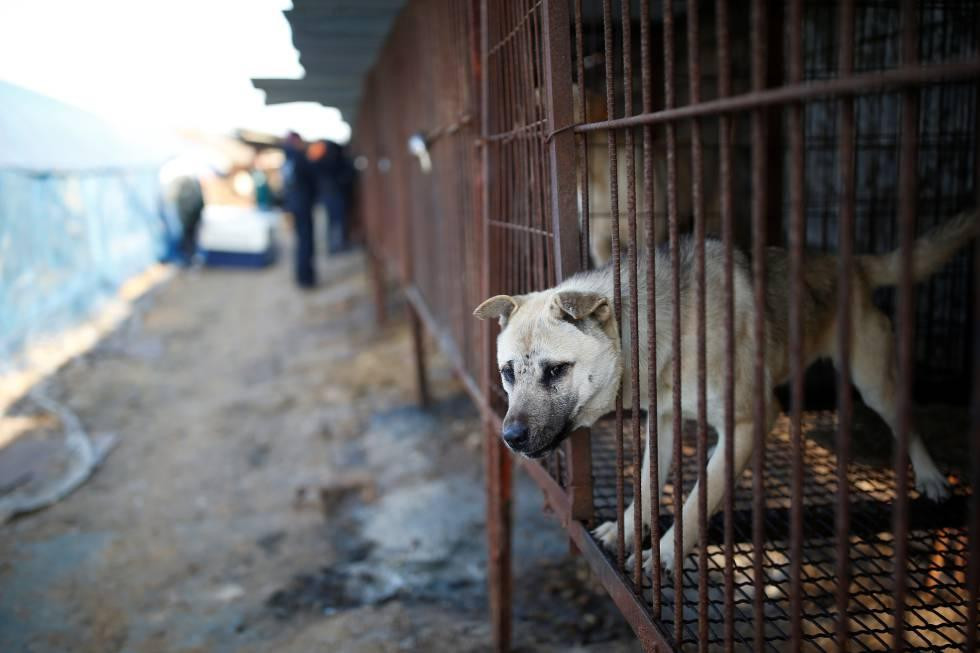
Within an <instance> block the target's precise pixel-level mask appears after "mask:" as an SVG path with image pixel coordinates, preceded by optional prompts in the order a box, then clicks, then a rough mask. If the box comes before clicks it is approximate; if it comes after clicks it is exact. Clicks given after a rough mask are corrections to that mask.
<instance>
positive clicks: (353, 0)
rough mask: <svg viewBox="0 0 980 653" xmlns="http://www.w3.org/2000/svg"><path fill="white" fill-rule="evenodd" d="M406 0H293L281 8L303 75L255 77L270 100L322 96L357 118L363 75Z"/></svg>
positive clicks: (317, 98) (279, 101)
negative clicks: (287, 5)
mask: <svg viewBox="0 0 980 653" xmlns="http://www.w3.org/2000/svg"><path fill="white" fill-rule="evenodd" d="M404 4H405V0H293V8H292V9H287V10H285V11H284V12H283V14H284V15H285V16H286V20H288V21H289V25H290V27H291V28H292V32H293V45H294V46H295V47H296V49H297V50H299V53H300V54H299V60H300V63H301V64H302V65H303V68H304V69H305V70H306V76H305V77H303V78H302V79H253V80H252V84H253V85H254V86H255V87H256V88H258V89H260V90H263V91H265V93H266V103H268V104H282V103H286V102H319V103H321V104H324V105H327V106H332V107H337V108H338V109H340V111H341V112H342V114H343V116H344V119H345V120H346V121H348V122H351V123H352V122H353V120H354V117H355V113H356V111H357V105H358V102H359V100H360V96H361V84H362V81H363V78H364V75H365V74H367V72H368V70H369V69H370V68H371V66H372V65H373V63H374V60H375V57H376V56H377V53H378V50H379V49H380V48H381V45H382V44H383V43H384V40H385V37H386V36H387V35H388V31H389V30H390V29H391V24H392V22H393V21H394V19H395V16H397V15H398V12H399V10H400V9H401V8H402V5H404Z"/></svg>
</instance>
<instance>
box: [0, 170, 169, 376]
mask: <svg viewBox="0 0 980 653" xmlns="http://www.w3.org/2000/svg"><path fill="white" fill-rule="evenodd" d="M158 198H159V190H158V182H157V177H156V174H155V172H154V171H145V172H132V173H121V172H112V173H104V174H72V175H66V176H63V175H58V176H54V175H51V176H44V175H26V174H21V173H18V172H8V171H3V170H0V361H4V360H7V359H9V358H10V357H11V356H12V355H13V354H14V353H15V352H16V351H17V350H18V349H19V348H21V347H22V346H23V345H24V344H26V342H27V341H29V340H30V339H31V338H32V337H34V336H37V335H42V334H45V333H50V332H52V331H55V330H57V329H59V328H63V327H66V326H69V325H71V324H73V323H75V322H77V321H78V320H80V319H82V318H83V317H84V316H85V315H87V314H88V313H89V312H90V311H91V310H93V308H95V306H96V305H97V304H98V303H99V302H100V301H101V300H103V299H104V298H105V297H107V296H108V295H111V294H112V293H114V292H115V290H116V289H117V288H118V287H119V285H120V284H121V283H122V282H124V281H125V280H126V279H127V278H129V277H131V276H133V275H135V274H137V273H139V272H140V271H142V270H143V269H144V268H146V266H147V265H149V264H150V263H152V262H154V261H156V260H159V259H160V258H162V256H163V255H164V253H165V252H164V248H165V243H166V242H167V239H166V229H165V225H164V222H163V219H162V218H161V217H160V210H159V206H158V201H159V200H158Z"/></svg>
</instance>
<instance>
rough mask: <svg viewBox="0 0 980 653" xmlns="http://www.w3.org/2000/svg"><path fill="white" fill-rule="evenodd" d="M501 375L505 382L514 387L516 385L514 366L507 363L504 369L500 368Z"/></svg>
mask: <svg viewBox="0 0 980 653" xmlns="http://www.w3.org/2000/svg"><path fill="white" fill-rule="evenodd" d="M500 375H501V376H503V377H504V381H506V382H507V383H510V384H512V385H513V383H514V366H513V365H512V364H510V363H507V364H506V365H504V366H503V367H502V368H500Z"/></svg>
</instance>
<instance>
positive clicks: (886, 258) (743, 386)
mask: <svg viewBox="0 0 980 653" xmlns="http://www.w3.org/2000/svg"><path fill="white" fill-rule="evenodd" d="M977 231H978V221H977V216H976V213H969V214H965V215H962V216H959V217H957V218H954V219H952V220H949V221H948V222H946V223H945V224H944V225H942V226H940V227H939V228H937V229H936V230H934V231H933V232H931V233H929V234H927V235H926V236H924V237H923V238H921V239H919V240H918V241H916V244H915V250H914V257H915V259H914V260H915V265H914V269H913V271H912V274H913V277H914V278H915V279H916V280H922V279H925V278H926V277H928V276H929V275H931V274H933V273H934V272H936V271H937V270H938V269H939V268H940V267H941V266H942V265H943V264H944V263H945V262H946V261H947V260H948V259H950V258H951V257H952V256H953V255H954V254H955V253H956V251H957V250H958V249H959V248H960V247H962V246H963V245H964V244H965V243H967V242H968V241H969V240H970V239H971V238H973V237H974V236H976V234H977ZM723 253H724V251H723V247H722V244H721V243H720V242H718V241H716V240H707V241H706V242H705V282H706V296H705V300H706V306H707V309H706V315H705V330H706V334H707V336H706V342H705V350H706V356H707V369H708V374H707V406H706V409H707V418H708V423H709V424H710V425H711V426H713V427H714V428H715V429H716V430H717V431H718V433H719V435H720V437H719V441H718V446H717V447H716V448H715V450H714V452H713V453H712V454H711V457H710V459H709V460H708V466H707V485H708V487H707V495H708V512H709V515H710V514H711V513H713V512H714V511H715V509H716V508H717V506H718V503H719V501H720V500H721V498H722V494H723V481H722V479H723V478H724V474H723V461H724V457H725V456H724V448H725V446H726V443H727V441H728V439H727V438H726V437H725V434H724V433H723V427H724V408H723V405H724V402H723V392H724V382H723V379H724V374H723V371H724V369H725V366H726V360H725V344H724V343H725V338H724V333H725V315H726V311H725V303H724V296H723V283H724V273H725V270H724V264H723V258H724V257H723ZM679 255H680V261H679V262H680V275H681V276H680V290H681V294H680V311H679V312H680V329H681V334H680V341H681V352H680V354H681V355H680V362H681V388H682V392H681V402H682V411H683V416H684V417H692V416H694V415H695V414H696V411H697V398H696V397H697V393H696V392H695V390H696V388H697V378H698V377H697V367H696V363H697V361H696V355H695V352H696V350H697V349H696V348H697V329H696V326H697V320H698V317H697V312H696V310H695V302H696V295H695V288H694V274H695V270H694V243H693V241H692V240H690V239H684V240H683V241H682V242H681V243H680V247H679ZM648 264H649V262H648V261H647V260H646V259H645V257H641V259H640V262H639V266H640V267H639V274H638V278H639V280H640V287H639V292H638V296H639V298H640V301H639V307H638V309H639V331H640V333H639V335H640V338H639V350H640V364H641V369H640V374H639V378H640V387H639V393H640V405H641V406H642V407H643V408H644V409H646V408H647V407H648V405H647V404H648V402H647V397H648V393H647V384H648V370H647V361H648V358H649V357H648V351H647V304H646V296H647V288H646V278H647V265H648ZM653 265H654V270H653V272H654V279H655V282H654V285H655V293H656V346H657V360H656V363H657V369H656V376H655V379H656V386H657V387H656V392H657V409H658V414H657V415H656V416H655V419H657V420H658V429H657V433H658V448H659V451H660V456H659V479H660V482H661V483H663V482H664V481H665V480H666V479H667V472H668V471H669V468H670V464H671V454H672V452H673V447H672V446H671V444H672V436H673V428H672V422H673V415H672V412H671V411H672V407H673V401H672V379H673V364H674V352H673V326H674V323H675V321H674V302H673V296H672V292H671V279H672V266H671V260H670V253H669V250H667V249H666V248H660V249H658V250H657V253H656V255H655V260H654V261H653ZM837 265H838V264H837V260H836V258H834V257H832V256H827V255H820V254H813V255H810V256H808V257H807V258H806V260H805V270H804V282H803V287H802V289H801V292H802V293H803V295H802V298H801V299H802V309H803V316H802V319H803V334H804V344H803V346H804V356H805V362H806V364H807V365H809V364H810V363H812V362H813V361H815V360H816V359H818V358H829V359H831V360H834V361H836V358H837V338H836V337H835V334H836V332H837V328H838V319H837V318H838V316H837V282H838V277H837ZM900 265H901V259H900V256H899V254H898V253H897V252H893V253H890V254H886V255H882V256H859V257H856V258H855V260H854V267H853V276H852V278H851V288H852V297H853V303H852V306H851V320H852V333H853V346H852V355H851V368H852V376H853V381H854V384H855V385H856V387H857V388H858V390H859V391H860V392H861V395H862V397H863V399H864V401H865V402H866V403H867V404H868V405H869V406H871V407H872V408H873V409H874V410H875V411H877V412H878V414H879V415H881V417H882V418H883V419H884V420H885V422H887V424H888V425H889V427H891V429H892V431H893V432H894V430H895V428H896V424H897V419H898V406H897V405H896V398H895V393H896V387H895V386H896V372H895V351H894V342H893V337H892V331H891V325H890V323H889V320H888V318H887V317H886V316H885V315H884V314H883V313H881V312H880V311H879V310H878V309H877V308H876V307H875V306H874V305H873V304H872V302H871V292H872V290H874V289H875V288H878V287H882V286H891V285H895V284H896V283H897V282H898V279H899V271H900ZM622 267H623V271H622V283H623V287H624V288H626V287H627V285H626V284H627V277H626V275H627V269H626V268H627V266H626V265H623V266H622ZM733 277H734V297H733V301H734V328H735V342H736V351H735V365H734V370H733V371H734V376H735V410H734V424H735V432H734V434H733V438H732V442H734V451H733V457H734V461H735V471H736V473H737V474H738V473H741V471H742V470H743V469H744V467H745V465H746V463H747V462H748V460H749V454H750V453H751V450H752V432H753V403H754V399H755V397H756V396H757V393H761V394H762V395H763V396H764V397H766V398H767V399H768V404H767V415H768V417H767V420H768V422H767V431H768V430H769V429H770V428H771V426H772V422H773V421H774V419H775V416H776V408H775V403H774V401H773V388H774V387H775V386H777V385H780V384H782V383H784V382H786V381H787V380H788V377H789V357H788V331H789V318H788V306H789V295H790V292H791V287H790V281H789V255H788V253H787V252H786V251H785V250H783V249H779V248H769V249H768V250H767V251H766V298H765V315H764V319H765V342H764V343H763V344H762V346H763V347H764V351H765V361H766V369H765V380H764V382H763V387H761V388H760V387H756V384H755V378H754V365H753V363H754V360H755V354H756V349H757V347H758V346H759V343H757V342H756V339H755V333H754V328H753V325H754V320H755V308H754V303H753V284H752V273H751V268H750V263H749V261H748V259H747V257H746V256H744V255H743V254H742V253H740V252H736V253H735V265H734V274H733ZM612 305H613V268H612V267H611V266H606V267H604V268H602V269H599V270H595V271H591V272H585V273H582V274H578V275H576V276H573V277H571V278H569V279H567V280H566V281H564V282H563V283H561V284H560V285H558V286H556V287H554V288H551V289H549V290H544V291H541V292H534V293H530V294H527V295H521V296H518V297H510V296H506V295H498V296H496V297H492V298H490V299H488V300H486V301H485V302H483V304H481V305H480V306H479V307H478V308H477V309H476V310H475V311H474V315H476V317H478V318H481V319H488V318H496V319H499V321H500V324H501V332H500V336H499V337H498V340H497V361H498V364H499V367H500V369H501V371H502V372H501V373H502V375H503V385H504V389H505V390H506V391H507V395H508V399H509V407H508V410H507V415H506V417H505V419H504V434H505V441H506V440H510V441H509V442H508V444H509V445H510V446H511V448H512V449H514V450H515V451H517V452H518V453H521V454H524V455H526V456H529V457H535V458H536V457H540V456H543V455H545V454H546V453H548V452H549V451H552V450H553V449H554V448H555V447H557V446H558V445H559V444H560V443H561V442H562V441H563V440H564V439H565V437H567V435H568V434H569V433H570V432H571V431H572V430H574V429H575V428H578V427H583V426H591V425H592V424H594V423H595V422H596V420H598V419H599V418H600V417H602V416H603V415H604V414H607V413H608V412H610V411H611V410H612V409H613V407H614V402H615V398H616V394H617V393H618V392H619V390H620V387H622V390H623V403H624V405H627V406H628V405H630V404H631V398H632V394H631V393H632V392H634V388H632V387H631V385H630V382H629V381H628V380H629V379H630V378H631V373H630V363H631V361H630V357H629V356H624V355H622V353H621V352H624V351H625V352H628V351H630V342H631V340H632V338H633V334H632V333H631V329H630V324H629V322H630V321H629V320H624V321H623V324H622V329H621V332H622V336H621V338H620V335H619V334H620V327H619V325H617V323H616V319H615V316H614V315H613V310H612ZM622 314H623V316H628V315H630V306H629V302H628V297H626V298H624V300H623V313H622ZM623 379H627V382H626V383H623V381H622V380H623ZM647 424H648V429H647V433H648V434H649V421H648V422H647ZM514 433H522V434H525V435H524V437H522V438H513V437H510V436H512V435H513V434H514ZM648 441H649V438H648ZM909 456H910V458H911V462H912V466H913V468H914V470H915V478H916V487H917V488H918V489H919V491H920V492H922V493H923V494H924V495H926V496H928V497H930V498H931V499H933V500H937V501H938V500H941V499H943V498H945V497H946V496H947V495H948V486H947V483H946V480H945V478H944V477H943V475H942V474H941V473H940V471H939V470H938V468H937V467H936V465H935V463H934V462H933V460H932V458H931V457H930V455H929V453H928V451H927V450H926V448H925V445H924V444H923V441H922V438H921V437H920V436H919V435H918V434H917V433H914V432H913V433H911V434H910V438H909ZM649 462H650V461H649V454H645V455H644V458H643V471H642V472H641V479H642V483H643V487H642V498H643V499H644V500H646V501H648V500H649V497H650V496H651V494H650V488H649V486H648V484H649ZM697 494H698V492H697V486H695V488H694V489H693V490H692V491H691V493H690V494H689V495H688V497H687V500H686V501H685V502H684V507H683V532H682V542H683V544H682V551H681V553H682V555H686V554H687V553H689V552H690V550H691V548H692V547H693V545H694V541H695V536H696V529H697V523H698V521H697V516H698V515H697V499H696V497H697ZM638 509H639V510H641V514H642V519H643V524H644V528H647V527H648V522H649V516H650V511H649V510H648V509H642V506H638V505H636V502H634V503H633V505H630V507H629V508H628V509H627V511H626V514H625V515H624V522H625V523H626V524H632V523H633V511H634V510H638ZM616 532H617V529H616V526H615V524H614V523H611V522H610V523H606V524H602V525H601V526H599V527H598V528H597V529H596V531H595V535H596V536H597V537H598V539H599V540H600V541H601V542H602V543H603V544H604V545H605V546H606V547H612V546H613V545H614V544H615V542H616V537H617V536H616ZM625 538H626V542H625V544H626V546H627V548H628V549H629V548H632V545H633V542H632V539H633V529H632V528H626V529H625ZM674 555H675V552H674V533H673V528H671V529H670V530H668V532H667V533H665V534H664V535H663V537H662V538H661V540H660V561H661V563H662V564H663V565H664V566H665V567H670V566H671V565H672V564H673V561H674ZM650 564H651V563H650V559H649V558H647V560H646V565H647V568H648V569H649V567H650Z"/></svg>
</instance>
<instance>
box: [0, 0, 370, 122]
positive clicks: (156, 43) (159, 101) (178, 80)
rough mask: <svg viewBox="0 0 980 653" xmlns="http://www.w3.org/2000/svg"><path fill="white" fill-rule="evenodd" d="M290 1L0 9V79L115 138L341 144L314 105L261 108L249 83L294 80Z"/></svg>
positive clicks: (81, 2)
mask: <svg viewBox="0 0 980 653" xmlns="http://www.w3.org/2000/svg"><path fill="white" fill-rule="evenodd" d="M290 6H291V3H290V2H289V0H0V79H3V80H5V81H8V82H11V83H13V84H18V85H20V86H24V87H27V88H29V89H31V90H34V91H37V92H40V93H43V94H45V95H49V96H51V97H55V98H57V99H59V100H62V101H65V102H68V103H70V104H74V105H76V106H79V107H82V108H84V109H87V110H89V111H92V112H94V113H97V114H100V115H102V116H105V117H106V118H108V119H109V120H110V121H112V122H113V123H114V124H117V125H119V126H122V127H134V128H140V129H157V128H160V129H168V128H173V127H185V128H198V129H204V130H207V131H221V132H229V131H231V130H233V129H236V128H249V129H256V130H260V131H264V132H269V133H273V134H282V133H285V132H286V131H287V130H289V129H295V130H296V131H298V132H300V133H301V134H302V135H303V136H304V137H306V138H309V139H313V138H331V139H333V140H341V141H346V140H347V138H348V137H349V134H350V128H349V126H348V125H347V124H346V123H344V122H342V120H341V117H340V114H339V112H338V111H337V110H336V109H332V108H326V107H323V106H320V105H318V104H311V103H295V104H286V105H273V106H265V105H264V102H263V101H264V95H265V94H264V93H263V92H262V91H258V90H256V89H254V88H253V87H252V84H251V82H250V81H249V80H250V78H252V77H290V78H296V77H302V75H303V68H302V66H300V64H299V60H298V53H297V52H296V50H295V49H294V48H293V45H292V40H291V37H290V31H289V23H288V22H287V21H286V19H285V17H284V16H283V15H282V13H281V12H282V10H283V9H286V8H289V7H290Z"/></svg>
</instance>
